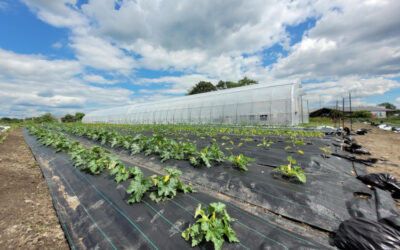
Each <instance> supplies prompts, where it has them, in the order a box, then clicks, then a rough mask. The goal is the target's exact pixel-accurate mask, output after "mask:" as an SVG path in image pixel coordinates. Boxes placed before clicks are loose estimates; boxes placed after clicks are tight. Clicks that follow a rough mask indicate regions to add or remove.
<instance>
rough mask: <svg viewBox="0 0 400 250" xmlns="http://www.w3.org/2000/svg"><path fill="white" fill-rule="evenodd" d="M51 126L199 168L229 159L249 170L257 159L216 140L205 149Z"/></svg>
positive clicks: (158, 137) (166, 140) (160, 137)
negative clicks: (223, 147)
mask: <svg viewBox="0 0 400 250" xmlns="http://www.w3.org/2000/svg"><path fill="white" fill-rule="evenodd" d="M45 126H46V127H47V128H49V129H55V130H58V131H63V132H66V133H70V134H74V135H77V136H83V137H85V138H88V139H90V140H94V141H99V142H100V143H101V145H105V144H109V145H110V146H111V147H112V148H114V147H121V148H124V149H126V150H128V151H129V152H130V153H131V155H134V154H137V153H140V152H144V154H145V155H151V154H156V155H159V156H160V158H161V162H164V161H166V160H169V159H175V160H187V161H189V162H190V164H191V165H193V166H195V167H199V166H206V167H211V166H212V165H213V164H214V163H221V162H223V161H225V160H228V161H229V162H231V163H232V165H233V166H234V167H237V168H238V169H241V170H245V171H247V170H248V169H247V166H246V165H247V163H248V162H250V161H252V160H253V159H251V158H249V157H246V156H244V155H243V154H239V155H233V154H232V155H230V156H225V154H224V152H223V151H222V150H221V149H220V148H219V145H218V144H217V143H216V142H215V141H214V143H213V144H211V145H208V146H206V147H204V148H202V149H201V150H198V149H197V145H196V144H195V143H192V142H188V141H187V142H182V141H179V142H177V141H175V140H173V139H170V138H167V137H165V136H163V135H161V134H153V135H152V136H151V137H147V136H145V135H142V134H137V135H136V136H131V135H123V134H120V133H118V132H116V131H114V130H108V129H104V128H102V129H93V128H88V127H85V126H65V125H52V124H47V125H45Z"/></svg>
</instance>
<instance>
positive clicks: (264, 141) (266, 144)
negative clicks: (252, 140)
mask: <svg viewBox="0 0 400 250" xmlns="http://www.w3.org/2000/svg"><path fill="white" fill-rule="evenodd" d="M272 144H274V142H273V141H267V140H266V139H265V137H264V138H263V140H262V143H259V144H257V147H264V148H265V149H269V147H270V146H271V145H272ZM289 147H290V146H289Z"/></svg>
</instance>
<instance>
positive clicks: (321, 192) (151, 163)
mask: <svg viewBox="0 0 400 250" xmlns="http://www.w3.org/2000/svg"><path fill="white" fill-rule="evenodd" d="M73 138H74V139H77V140H80V141H81V142H83V143H85V144H90V145H93V144H96V145H99V143H95V142H93V141H89V140H87V139H84V138H82V137H73ZM191 139H192V140H194V139H196V138H191ZM231 139H232V140H234V141H235V145H237V144H238V142H239V141H240V140H239V139H238V138H234V137H231ZM258 140H259V138H258ZM334 140H335V138H334V137H333V138H331V139H323V140H319V139H318V140H312V141H311V142H310V143H312V145H304V146H301V149H302V150H303V151H304V155H299V154H295V156H294V157H295V158H296V160H297V162H298V164H299V165H301V167H302V169H304V171H305V172H306V175H307V183H306V184H294V183H290V182H288V181H286V180H282V179H277V178H274V176H273V173H274V172H273V169H274V167H276V166H279V165H280V164H287V161H286V157H287V156H288V155H289V153H288V152H287V151H285V150H283V149H284V147H285V146H287V145H288V144H287V143H285V142H284V141H283V140H281V141H275V143H274V144H273V145H272V146H271V147H270V149H269V150H265V149H261V148H258V147H257V146H256V145H257V143H258V142H257V141H253V142H248V143H247V142H246V143H245V144H244V145H243V146H242V147H240V148H239V149H237V150H239V151H238V152H234V154H237V153H239V152H242V153H243V154H244V155H245V156H248V157H254V158H256V161H255V162H254V163H252V164H249V166H248V168H249V171H247V172H242V171H238V170H237V169H234V168H232V166H231V165H230V164H229V163H224V164H221V165H219V166H215V167H213V168H206V167H200V168H194V167H192V166H190V164H189V163H188V162H187V161H178V160H169V161H167V162H165V163H161V162H160V159H159V157H158V156H152V157H148V156H144V155H143V154H137V155H134V156H129V154H128V152H126V151H124V150H122V149H112V148H110V147H107V146H105V147H106V148H108V149H109V150H111V151H112V152H113V153H115V154H118V156H119V157H120V158H121V159H124V160H126V161H128V162H130V163H131V164H135V163H136V164H139V163H142V164H143V165H146V166H148V167H150V168H151V169H154V170H156V171H162V168H165V167H166V166H174V167H176V168H178V169H180V170H182V172H183V175H182V179H185V180H187V181H191V182H192V183H196V184H198V185H202V186H204V187H206V188H209V189H213V190H215V191H218V192H221V193H224V194H227V195H229V196H233V197H236V198H238V199H240V200H243V201H246V202H249V203H251V204H254V205H256V206H259V207H263V208H265V209H267V210H269V211H272V212H274V213H277V214H280V215H282V216H285V217H288V218H290V219H293V220H296V221H300V222H303V223H306V224H309V225H311V226H314V227H317V228H320V229H323V230H326V231H330V232H333V231H335V230H336V229H337V228H338V227H339V225H340V223H341V222H343V221H345V220H348V219H351V218H358V217H366V218H371V219H372V220H378V212H377V200H376V195H375V192H374V191H373V190H371V189H369V188H368V187H367V186H366V185H365V184H364V183H362V182H361V181H360V180H358V179H357V178H356V175H357V174H358V175H360V174H361V175H363V174H366V173H367V172H366V170H365V166H364V165H362V164H359V163H354V162H350V161H348V160H345V159H343V158H340V157H336V156H330V157H329V158H324V157H322V156H321V154H322V151H321V150H320V149H319V148H320V147H323V146H327V145H330V146H331V148H332V150H333V151H334V152H335V151H336V152H337V151H338V148H337V147H335V146H333V145H332V142H333V141H334ZM219 142H220V141H219ZM197 143H198V144H199V145H200V146H199V147H203V146H204V145H207V144H206V143H205V142H203V144H204V145H201V142H199V141H198V142H197ZM208 143H209V142H208ZM255 148H256V150H255ZM261 163H263V164H264V165H261ZM393 204H394V202H393V200H391V199H384V200H383V202H382V203H381V204H380V206H381V208H385V207H388V209H390V208H392V207H393Z"/></svg>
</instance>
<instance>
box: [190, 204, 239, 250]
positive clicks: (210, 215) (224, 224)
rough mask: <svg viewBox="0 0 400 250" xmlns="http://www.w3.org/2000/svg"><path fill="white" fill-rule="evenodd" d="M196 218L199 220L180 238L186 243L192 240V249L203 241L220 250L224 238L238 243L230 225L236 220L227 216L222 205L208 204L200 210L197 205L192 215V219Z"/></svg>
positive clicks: (199, 206)
mask: <svg viewBox="0 0 400 250" xmlns="http://www.w3.org/2000/svg"><path fill="white" fill-rule="evenodd" d="M197 217H200V218H199V219H198V220H197V221H196V223H195V224H194V225H191V226H189V227H188V228H187V229H185V230H184V231H183V232H182V237H183V238H184V239H185V240H186V241H189V240H190V238H191V239H192V247H195V246H197V245H199V244H200V243H201V242H202V241H203V240H204V239H205V240H206V241H207V242H210V241H211V242H212V243H213V244H214V249H216V250H220V249H221V248H222V245H223V243H224V242H225V239H224V236H225V237H226V238H227V239H228V241H229V242H239V239H238V238H237V236H236V232H235V231H234V230H233V228H232V227H231V224H230V223H231V222H233V221H235V220H236V219H234V218H232V217H230V216H229V214H228V212H227V211H226V206H225V204H224V203H221V202H217V203H216V202H214V203H210V205H209V206H208V207H206V208H202V207H201V204H199V205H198V207H197V209H196V211H195V214H194V218H197Z"/></svg>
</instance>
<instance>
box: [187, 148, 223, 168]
mask: <svg viewBox="0 0 400 250" xmlns="http://www.w3.org/2000/svg"><path fill="white" fill-rule="evenodd" d="M224 159H225V155H224V152H222V151H221V150H220V148H219V146H218V144H217V143H216V142H214V143H213V144H212V145H211V146H207V147H205V148H203V149H202V150H201V151H200V152H198V153H197V155H195V156H191V157H190V158H189V161H190V163H191V164H192V165H193V166H196V167H197V166H201V165H204V166H206V167H208V168H210V167H211V162H212V161H216V162H222V161H224Z"/></svg>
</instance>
